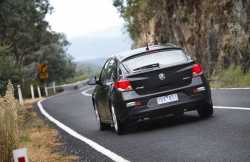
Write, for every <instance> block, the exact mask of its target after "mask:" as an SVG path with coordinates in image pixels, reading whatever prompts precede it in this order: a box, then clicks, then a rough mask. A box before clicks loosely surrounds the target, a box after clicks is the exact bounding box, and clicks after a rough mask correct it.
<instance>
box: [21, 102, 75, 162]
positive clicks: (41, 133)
mask: <svg viewBox="0 0 250 162" xmlns="http://www.w3.org/2000/svg"><path fill="white" fill-rule="evenodd" d="M18 116H19V117H18V123H19V130H20V132H19V141H18V143H19V148H22V147H26V148H27V149H28V156H29V159H30V161H31V162H37V161H40V162H70V161H77V160H78V159H79V158H78V157H76V156H73V155H65V154H64V153H62V152H60V151H59V150H60V147H61V146H62V145H63V144H62V143H61V142H60V138H59V136H58V132H57V130H56V129H54V128H53V127H52V126H51V125H50V124H47V123H46V122H44V121H43V120H42V119H40V118H39V117H38V115H37V114H36V112H35V110H34V107H33V103H32V102H29V103H26V104H25V106H24V107H23V108H22V109H20V111H19V112H18Z"/></svg>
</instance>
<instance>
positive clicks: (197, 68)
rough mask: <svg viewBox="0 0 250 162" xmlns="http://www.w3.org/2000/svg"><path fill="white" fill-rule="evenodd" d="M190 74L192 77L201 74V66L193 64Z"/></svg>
mask: <svg viewBox="0 0 250 162" xmlns="http://www.w3.org/2000/svg"><path fill="white" fill-rule="evenodd" d="M192 73H193V76H197V75H201V74H203V68H202V66H201V64H195V65H194V66H193V68H192Z"/></svg>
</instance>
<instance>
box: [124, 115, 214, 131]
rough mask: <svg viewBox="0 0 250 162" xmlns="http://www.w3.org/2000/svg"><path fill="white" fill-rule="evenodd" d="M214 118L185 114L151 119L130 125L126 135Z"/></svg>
mask: <svg viewBox="0 0 250 162" xmlns="http://www.w3.org/2000/svg"><path fill="white" fill-rule="evenodd" d="M211 119H212V118H205V119H202V118H200V117H199V116H198V115H195V114H185V115H183V116H182V117H180V118H179V117H178V118H176V117H174V116H170V117H164V118H158V119H151V120H147V121H142V122H139V123H136V124H133V125H130V126H129V127H128V129H127V130H126V134H136V133H142V132H148V131H154V130H158V129H163V128H171V127H177V126H183V125H187V124H192V123H196V122H202V121H206V120H211Z"/></svg>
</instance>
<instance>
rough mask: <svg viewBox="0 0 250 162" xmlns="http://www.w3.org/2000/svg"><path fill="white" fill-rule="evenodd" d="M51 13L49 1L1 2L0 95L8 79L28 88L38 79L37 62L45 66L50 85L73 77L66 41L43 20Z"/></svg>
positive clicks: (73, 70) (14, 0) (73, 65)
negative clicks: (51, 82) (29, 84)
mask: <svg viewBox="0 0 250 162" xmlns="http://www.w3.org/2000/svg"><path fill="white" fill-rule="evenodd" d="M51 11H52V7H51V6H50V4H49V1H48V0H18V1H16V0H1V1H0V22H1V23H0V57H1V58H0V81H1V82H2V84H1V83H0V92H1V86H2V87H4V86H3V85H4V83H5V82H6V81H7V80H8V79H11V80H12V81H13V82H14V83H18V84H21V85H23V86H24V87H28V86H25V85H24V84H25V83H31V82H34V80H37V64H39V63H45V64H48V67H49V69H48V71H49V82H50V81H56V82H62V81H65V80H66V79H68V78H71V77H73V76H74V74H75V64H74V63H73V61H72V57H71V56H70V55H69V54H67V47H68V46H69V42H68V41H67V39H66V37H65V36H64V35H63V34H61V33H56V32H53V31H51V28H50V26H49V24H48V22H47V21H46V20H45V16H46V15H47V14H49V13H51ZM3 42H4V43H3ZM6 44H7V46H6ZM28 91H29V90H28Z"/></svg>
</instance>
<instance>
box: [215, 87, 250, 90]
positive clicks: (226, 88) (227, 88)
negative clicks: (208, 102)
mask: <svg viewBox="0 0 250 162" xmlns="http://www.w3.org/2000/svg"><path fill="white" fill-rule="evenodd" d="M212 90H250V88H248V87H246V88H212Z"/></svg>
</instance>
